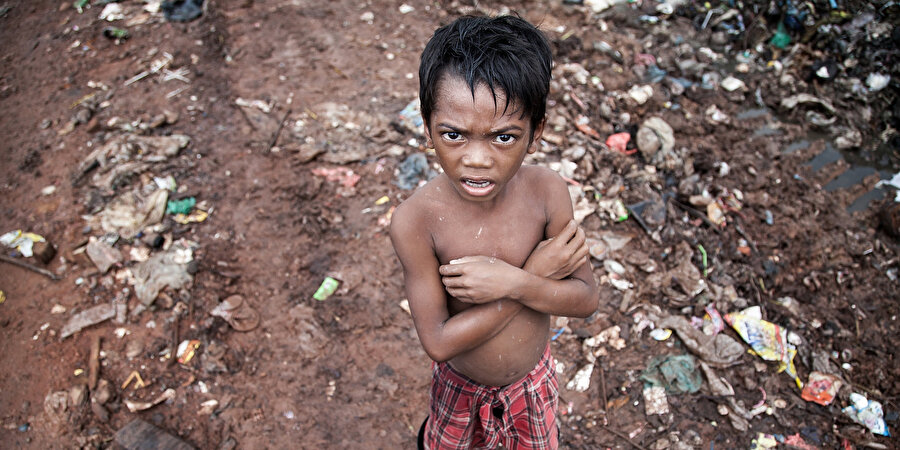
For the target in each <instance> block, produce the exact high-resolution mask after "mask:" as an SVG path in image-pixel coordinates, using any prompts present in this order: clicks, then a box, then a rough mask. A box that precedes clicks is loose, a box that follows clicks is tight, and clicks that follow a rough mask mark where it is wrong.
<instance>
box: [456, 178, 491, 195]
mask: <svg viewBox="0 0 900 450" xmlns="http://www.w3.org/2000/svg"><path fill="white" fill-rule="evenodd" d="M462 186H463V189H465V190H466V192H467V193H468V194H469V195H471V196H474V197H482V196H485V195H488V194H490V192H491V191H492V190H493V188H494V182H492V181H491V180H488V179H485V178H463V179H462Z"/></svg>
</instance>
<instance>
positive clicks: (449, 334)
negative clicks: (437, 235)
mask: <svg viewBox="0 0 900 450" xmlns="http://www.w3.org/2000/svg"><path fill="white" fill-rule="evenodd" d="M401 206H402V205H401ZM398 213H399V214H398ZM415 219H416V218H415V217H414V216H410V215H407V214H404V211H403V210H401V208H398V209H397V210H396V211H395V213H394V217H393V220H392V222H391V241H392V242H393V244H394V250H395V251H396V252H397V256H398V257H399V259H400V264H401V265H402V266H403V277H404V281H405V284H406V295H407V297H408V298H409V308H410V313H411V314H412V318H413V323H414V324H415V326H416V332H417V333H418V335H419V340H420V341H421V342H422V347H423V348H424V349H425V353H427V354H428V356H429V357H430V358H431V359H433V360H434V361H437V362H443V361H447V360H449V359H452V358H454V357H455V356H457V355H459V354H461V353H464V352H466V351H469V350H471V349H473V348H475V347H477V346H479V345H481V344H482V343H483V342H485V341H487V340H488V339H490V338H492V337H493V336H495V335H496V334H497V333H499V332H500V331H501V330H503V328H504V327H505V326H506V324H508V323H509V321H510V320H512V318H513V316H515V315H516V313H518V312H519V311H521V310H522V308H523V306H522V304H520V303H518V302H515V301H513V300H499V301H496V302H492V303H486V304H482V305H475V306H473V307H471V308H468V309H466V310H464V311H461V312H459V313H457V314H455V315H454V316H452V317H451V316H450V313H449V311H448V310H447V296H446V292H445V291H444V285H443V284H442V283H441V277H440V274H439V273H438V266H439V265H440V263H439V262H438V260H437V257H436V256H435V254H434V250H433V248H432V247H431V245H429V244H428V243H429V242H431V237H430V236H428V235H427V231H425V227H423V226H421V225H420V224H418V223H416V222H415Z"/></svg>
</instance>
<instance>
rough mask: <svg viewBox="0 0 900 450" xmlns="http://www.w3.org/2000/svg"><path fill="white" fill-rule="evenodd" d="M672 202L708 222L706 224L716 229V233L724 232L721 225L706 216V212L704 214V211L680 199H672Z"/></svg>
mask: <svg viewBox="0 0 900 450" xmlns="http://www.w3.org/2000/svg"><path fill="white" fill-rule="evenodd" d="M672 203H674V204H675V206H677V207H679V208H681V209H683V210H685V211H687V212H689V213H691V214H693V215H694V216H695V217H697V218H698V219H700V220H702V221H704V222H706V224H707V225H709V227H710V228H712V230H713V231H715V232H716V234H722V231H721V230H719V226H718V225H716V224H714V223H713V222H712V221H711V220H709V219H708V218H706V214H703V213H702V212H700V211H697V210H696V209H694V208H691V207H690V206H688V205H685V204H684V203H681V202H679V201H678V200H675V199H673V200H672Z"/></svg>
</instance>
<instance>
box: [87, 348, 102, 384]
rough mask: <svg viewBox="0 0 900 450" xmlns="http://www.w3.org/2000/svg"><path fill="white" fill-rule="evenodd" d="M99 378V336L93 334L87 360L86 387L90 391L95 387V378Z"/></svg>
mask: <svg viewBox="0 0 900 450" xmlns="http://www.w3.org/2000/svg"><path fill="white" fill-rule="evenodd" d="M99 378H100V336H94V340H93V341H92V342H91V356H90V360H88V387H89V388H90V389H91V392H93V391H94V389H96V388H97V380H98V379H99Z"/></svg>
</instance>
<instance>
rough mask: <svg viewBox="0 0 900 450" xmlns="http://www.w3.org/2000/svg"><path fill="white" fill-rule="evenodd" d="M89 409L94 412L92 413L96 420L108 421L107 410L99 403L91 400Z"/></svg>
mask: <svg viewBox="0 0 900 450" xmlns="http://www.w3.org/2000/svg"><path fill="white" fill-rule="evenodd" d="M91 411H93V412H94V415H95V416H97V420H99V421H100V422H102V423H106V422H109V411H108V410H107V409H106V407H104V406H103V405H101V404H100V403H97V402H91Z"/></svg>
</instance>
